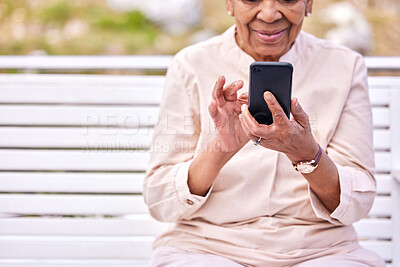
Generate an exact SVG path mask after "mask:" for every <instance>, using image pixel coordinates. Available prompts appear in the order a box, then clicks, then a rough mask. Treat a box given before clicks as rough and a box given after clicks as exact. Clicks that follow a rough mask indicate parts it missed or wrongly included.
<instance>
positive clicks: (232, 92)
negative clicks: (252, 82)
mask: <svg viewBox="0 0 400 267" xmlns="http://www.w3.org/2000/svg"><path fill="white" fill-rule="evenodd" d="M243 84H244V83H243V81H242V80H238V81H235V82H233V83H231V84H229V85H228V86H226V87H225V88H224V96H225V98H226V99H227V100H229V101H234V100H236V99H237V91H239V90H240V89H242V88H243Z"/></svg>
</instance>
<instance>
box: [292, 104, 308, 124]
mask: <svg viewBox="0 0 400 267" xmlns="http://www.w3.org/2000/svg"><path fill="white" fill-rule="evenodd" d="M291 113H292V115H293V119H294V120H295V121H297V122H298V123H299V124H300V125H301V126H303V128H307V127H309V126H310V121H309V119H308V115H307V113H306V112H305V111H304V109H303V107H302V106H301V105H300V103H299V100H298V99H297V98H296V97H294V98H292V101H291Z"/></svg>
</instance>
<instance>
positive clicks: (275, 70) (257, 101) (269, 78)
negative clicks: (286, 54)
mask: <svg viewBox="0 0 400 267" xmlns="http://www.w3.org/2000/svg"><path fill="white" fill-rule="evenodd" d="M292 74H293V66H292V64H290V63H288V62H262V61H257V62H254V63H252V64H251V65H250V87H249V111H250V113H251V115H252V116H253V117H254V118H255V119H256V121H257V122H258V123H261V124H267V125H269V124H272V123H273V119H272V114H271V111H270V110H269V108H268V105H267V103H266V102H265V100H264V92H265V91H270V92H271V93H272V94H273V95H274V96H275V98H276V99H277V100H278V102H279V104H280V105H281V107H282V109H283V111H284V112H285V114H286V116H288V118H289V117H290V101H291V96H292Z"/></svg>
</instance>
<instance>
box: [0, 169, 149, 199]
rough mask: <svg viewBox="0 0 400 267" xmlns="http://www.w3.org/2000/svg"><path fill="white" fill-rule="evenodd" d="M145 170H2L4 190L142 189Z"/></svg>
mask: <svg viewBox="0 0 400 267" xmlns="http://www.w3.org/2000/svg"><path fill="white" fill-rule="evenodd" d="M144 176H145V174H144V173H54V172H50V173H46V172H44V173H40V172H31V173H29V172H0V192H54V193H55V192H57V193H103V194H106V193H141V192H142V186H143V179H144Z"/></svg>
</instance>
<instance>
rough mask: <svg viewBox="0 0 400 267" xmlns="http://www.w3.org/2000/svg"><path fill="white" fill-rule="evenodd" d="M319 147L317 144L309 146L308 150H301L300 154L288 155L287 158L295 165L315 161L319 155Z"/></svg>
mask: <svg viewBox="0 0 400 267" xmlns="http://www.w3.org/2000/svg"><path fill="white" fill-rule="evenodd" d="M318 150H319V146H318V144H317V143H316V142H314V143H313V144H312V145H309V146H308V147H307V148H306V149H301V151H300V152H298V153H287V154H286V156H287V157H288V158H289V159H290V161H291V162H292V163H293V164H297V163H299V162H304V161H311V160H313V159H315V157H316V155H317V154H318Z"/></svg>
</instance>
